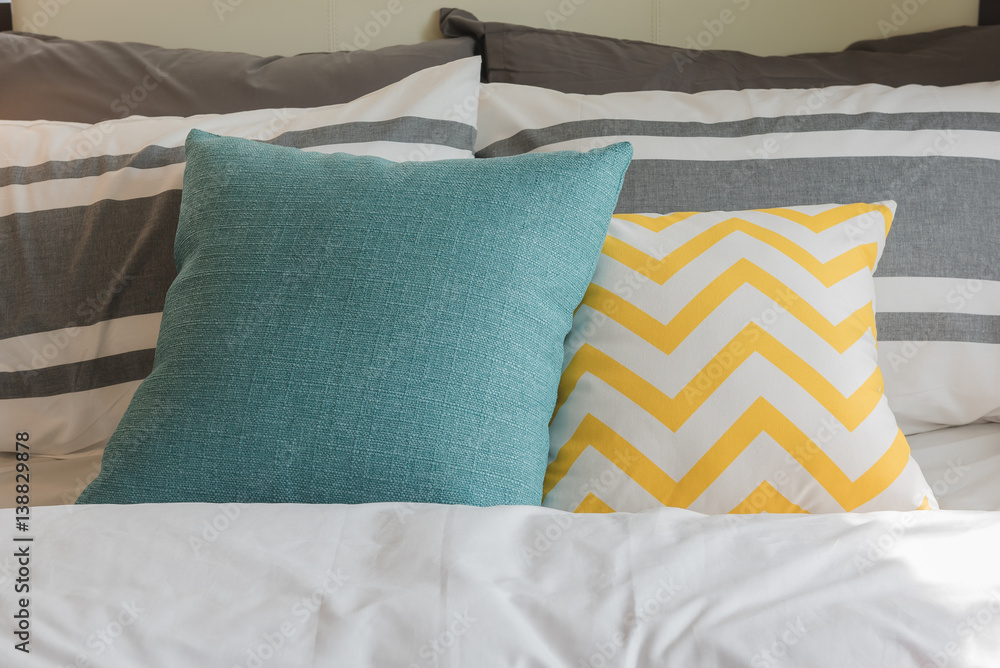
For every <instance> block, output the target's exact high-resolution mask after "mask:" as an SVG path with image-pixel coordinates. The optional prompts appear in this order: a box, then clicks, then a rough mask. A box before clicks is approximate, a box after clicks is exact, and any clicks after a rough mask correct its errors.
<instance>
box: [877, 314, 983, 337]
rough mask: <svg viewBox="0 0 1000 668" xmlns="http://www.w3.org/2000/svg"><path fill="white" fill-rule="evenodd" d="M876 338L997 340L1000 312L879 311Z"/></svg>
mask: <svg viewBox="0 0 1000 668" xmlns="http://www.w3.org/2000/svg"><path fill="white" fill-rule="evenodd" d="M875 324H876V325H877V326H878V338H879V341H960V342H963V343H993V344H1000V316H996V315H971V314H968V313H879V314H878V315H876V317H875Z"/></svg>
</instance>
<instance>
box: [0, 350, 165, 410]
mask: <svg viewBox="0 0 1000 668" xmlns="http://www.w3.org/2000/svg"><path fill="white" fill-rule="evenodd" d="M153 352H154V351H153V350H137V351H134V352H130V353H122V354H121V355H111V356H109V357H101V358H100V359H96V360H88V361H86V362H76V363H74V364H60V365H58V366H51V367H46V368H43V369H38V370H31V371H11V372H6V373H0V400H3V399H29V398H37V397H51V396H55V395H57V394H68V393H70V392H85V391H87V390H96V389H97V388H100V387H108V386H110V385H119V384H121V383H129V382H132V381H136V380H142V379H143V378H145V377H146V376H148V375H149V372H150V371H152V370H153Z"/></svg>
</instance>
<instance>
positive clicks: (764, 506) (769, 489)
mask: <svg viewBox="0 0 1000 668" xmlns="http://www.w3.org/2000/svg"><path fill="white" fill-rule="evenodd" d="M580 505H583V504H580ZM755 513H805V514H807V515H808V514H809V511H807V510H803V509H802V508H801V507H800V506H797V505H795V504H794V503H792V502H791V501H789V500H788V499H786V498H785V497H784V495H783V494H782V493H781V492H779V491H778V490H776V489H775V488H774V487H773V486H772V485H771V483H769V482H768V481H766V480H765V481H764V482H762V483H760V484H759V485H758V486H757V489H755V490H754V491H752V492H750V494H748V495H747V498H745V499H743V501H742V502H741V503H740V504H739V505H738V506H736V507H735V508H733V509H732V510H730V511H729V514H730V515H736V514H742V515H751V514H755Z"/></svg>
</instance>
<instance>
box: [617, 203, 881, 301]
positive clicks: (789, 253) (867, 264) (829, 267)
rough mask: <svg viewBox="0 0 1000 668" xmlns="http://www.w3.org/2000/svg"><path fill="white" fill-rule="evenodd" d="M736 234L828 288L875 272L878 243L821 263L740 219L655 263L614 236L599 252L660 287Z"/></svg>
mask: <svg viewBox="0 0 1000 668" xmlns="http://www.w3.org/2000/svg"><path fill="white" fill-rule="evenodd" d="M736 232H743V233H744V234H746V235H747V236H750V237H753V238H755V239H757V240H758V241H761V242H763V243H765V244H767V245H768V246H771V247H772V248H774V249H775V250H778V251H780V252H781V253H782V254H784V255H785V256H786V257H788V258H789V259H790V260H792V261H794V262H795V263H797V264H798V265H799V266H801V267H802V268H803V269H805V270H806V271H808V272H809V273H810V274H812V275H813V276H815V277H816V278H817V279H818V280H820V281H822V283H823V285H825V286H826V287H830V286H831V285H833V284H835V283H837V282H838V281H841V280H843V279H844V278H847V277H848V276H851V275H852V274H854V273H856V272H857V271H859V270H861V269H865V268H867V269H868V270H869V271H874V270H875V261H876V260H877V259H878V244H864V245H862V246H856V247H855V248H852V249H851V250H849V251H847V252H846V253H843V254H841V255H838V256H837V257H835V258H833V259H832V260H829V261H827V262H821V261H819V260H817V259H816V258H815V257H814V256H813V255H812V254H811V253H809V252H808V251H807V250H805V249H803V248H802V247H801V246H799V245H798V244H797V243H795V242H794V241H792V240H791V239H789V238H788V237H785V236H783V235H781V234H778V233H777V232H774V231H772V230H768V229H766V228H763V227H760V226H758V225H754V224H753V223H750V222H747V221H745V220H741V219H739V218H732V219H730V220H727V221H725V222H723V223H719V224H718V225H715V226H713V227H711V228H709V229H708V230H706V231H705V232H702V233H701V234H699V235H698V236H697V237H695V238H694V239H692V240H691V241H688V242H687V243H685V244H684V245H683V246H681V247H680V248H678V249H677V250H675V251H673V252H672V253H670V254H669V255H667V256H666V257H665V258H663V259H662V260H657V259H656V258H654V257H652V256H650V255H647V254H646V253H643V252H642V251H640V250H639V249H637V248H635V247H634V246H631V245H629V244H628V243H626V242H624V241H622V240H621V239H617V238H615V237H607V238H606V239H605V240H604V248H603V249H602V251H601V252H602V253H603V254H604V255H606V256H608V257H609V258H611V259H612V260H615V261H617V262H620V263H621V264H623V265H625V266H626V267H628V268H629V269H632V270H634V271H635V272H637V273H639V274H642V275H643V276H645V277H646V278H648V279H649V280H651V281H654V282H656V283H657V284H659V285H663V284H664V283H666V282H667V281H669V280H670V279H671V278H672V277H673V276H674V275H675V274H676V273H677V272H678V271H680V270H681V269H683V268H684V267H686V266H687V265H689V264H690V263H691V262H693V261H694V260H696V259H698V258H699V257H700V256H701V255H703V254H704V253H705V252H707V251H709V250H711V249H712V247H713V246H715V245H716V244H718V243H719V242H720V241H722V240H723V239H725V238H726V237H728V236H729V235H731V234H735V233H736Z"/></svg>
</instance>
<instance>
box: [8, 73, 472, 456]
mask: <svg viewBox="0 0 1000 668" xmlns="http://www.w3.org/2000/svg"><path fill="white" fill-rule="evenodd" d="M479 71H480V62H479V59H478V58H469V59H465V60H462V61H456V62H454V63H449V64H445V65H440V66H438V67H433V68H430V69H427V70H424V71H421V72H418V73H416V74H413V75H411V76H410V77H408V78H406V79H404V80H403V81H400V82H398V83H396V84H393V85H391V86H389V87H387V88H384V89H382V90H380V91H377V92H375V93H371V94H369V95H367V96H365V97H362V98H360V99H358V100H355V101H353V102H349V103H346V104H341V105H336V106H330V107H321V108H317V109H297V110H296V109H284V110H273V109H272V110H261V111H248V112H241V113H235V114H228V115H212V116H194V117H191V118H176V117H169V118H142V117H131V118H128V119H123V120H118V121H108V122H105V123H100V124H98V125H91V126H88V125H81V124H76V123H54V122H42V121H38V122H27V121H0V267H3V270H2V271H3V281H2V287H0V424H3V425H5V426H7V428H8V429H10V430H11V433H13V432H14V431H17V432H29V433H30V434H31V444H32V446H33V450H32V451H33V452H35V453H36V454H49V455H66V454H69V453H73V452H79V451H82V450H85V449H88V448H93V447H101V446H102V445H103V443H104V442H105V441H106V440H107V439H108V437H109V436H110V435H111V433H112V431H113V430H114V428H115V426H116V425H117V424H118V421H119V419H120V418H121V415H122V413H123V412H124V410H125V407H126V406H127V405H128V402H129V400H130V398H131V396H132V393H133V392H134V391H135V389H136V387H137V386H138V384H139V382H140V381H141V380H142V379H143V378H144V377H145V376H146V375H147V374H148V373H149V371H150V369H151V368H152V361H153V350H154V348H155V345H156V336H157V332H158V329H159V321H160V312H161V310H162V308H163V300H164V296H165V294H166V291H167V288H168V287H169V285H170V283H171V281H172V280H173V278H174V274H175V267H174V259H173V241H174V232H175V229H176V226H177V218H178V212H179V206H180V200H181V185H182V178H183V173H184V140H185V138H186V137H187V134H188V132H189V131H190V130H191V129H193V128H199V129H201V130H205V131H208V132H212V133H215V134H220V135H231V136H240V137H248V138H251V139H258V140H261V141H268V142H271V143H276V144H281V145H286V146H295V147H298V148H303V149H306V150H310V151H317V152H328V153H329V152H349V153H354V154H358V155H378V156H381V157H384V158H387V159H389V160H394V161H404V160H443V159H453V158H471V157H472V148H473V142H474V141H475V136H476V127H475V125H476V113H477V101H478V87H479ZM13 444H14V442H13V440H10V441H9V443H7V442H5V443H4V444H3V445H2V446H0V449H3V450H11V449H12V448H13Z"/></svg>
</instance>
